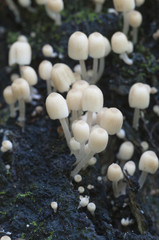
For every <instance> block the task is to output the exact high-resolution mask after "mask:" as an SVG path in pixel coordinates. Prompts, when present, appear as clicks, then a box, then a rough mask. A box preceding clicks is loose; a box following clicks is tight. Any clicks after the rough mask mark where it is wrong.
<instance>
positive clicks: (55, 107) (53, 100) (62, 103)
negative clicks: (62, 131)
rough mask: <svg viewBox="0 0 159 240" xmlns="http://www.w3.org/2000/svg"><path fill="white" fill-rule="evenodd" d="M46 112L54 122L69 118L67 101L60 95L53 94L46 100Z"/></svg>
mask: <svg viewBox="0 0 159 240" xmlns="http://www.w3.org/2000/svg"><path fill="white" fill-rule="evenodd" d="M46 110H47V113H48V115H49V117H50V118H51V119H53V120H55V119H63V118H66V117H68V115H69V112H68V107H67V103H66V100H65V99H64V98H63V96H62V95H60V94H59V93H55V92H54V93H51V94H49V96H48V97H47V99H46Z"/></svg>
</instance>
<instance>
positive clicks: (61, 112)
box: [46, 92, 71, 146]
mask: <svg viewBox="0 0 159 240" xmlns="http://www.w3.org/2000/svg"><path fill="white" fill-rule="evenodd" d="M46 110H47V113H48V115H49V117H50V118H51V119H53V120H55V119H59V121H60V123H61V125H62V128H63V131H64V134H65V138H66V141H67V145H68V146H70V139H71V133H70V130H69V127H68V124H67V121H66V119H67V117H68V115H69V111H68V106H67V103H66V100H65V99H64V98H63V96H62V95H61V94H59V93H55V92H54V93H51V94H49V96H48V97H47V99H46Z"/></svg>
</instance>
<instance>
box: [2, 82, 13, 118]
mask: <svg viewBox="0 0 159 240" xmlns="http://www.w3.org/2000/svg"><path fill="white" fill-rule="evenodd" d="M3 97H4V99H5V101H6V103H7V104H9V109H10V117H12V118H14V117H15V116H16V112H15V106H14V105H15V102H16V98H15V96H14V94H13V91H12V87H11V86H8V87H6V88H5V89H4V90H3Z"/></svg>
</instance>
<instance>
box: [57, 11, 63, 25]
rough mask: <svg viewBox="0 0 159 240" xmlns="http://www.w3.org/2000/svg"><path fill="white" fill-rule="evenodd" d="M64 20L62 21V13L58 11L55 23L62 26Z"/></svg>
mask: <svg viewBox="0 0 159 240" xmlns="http://www.w3.org/2000/svg"><path fill="white" fill-rule="evenodd" d="M61 24H62V21H61V14H60V13H56V17H55V25H56V26H61Z"/></svg>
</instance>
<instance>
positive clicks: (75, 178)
mask: <svg viewBox="0 0 159 240" xmlns="http://www.w3.org/2000/svg"><path fill="white" fill-rule="evenodd" d="M74 180H75V182H76V183H79V182H81V181H82V176H81V175H80V174H77V175H75V176H74Z"/></svg>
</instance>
